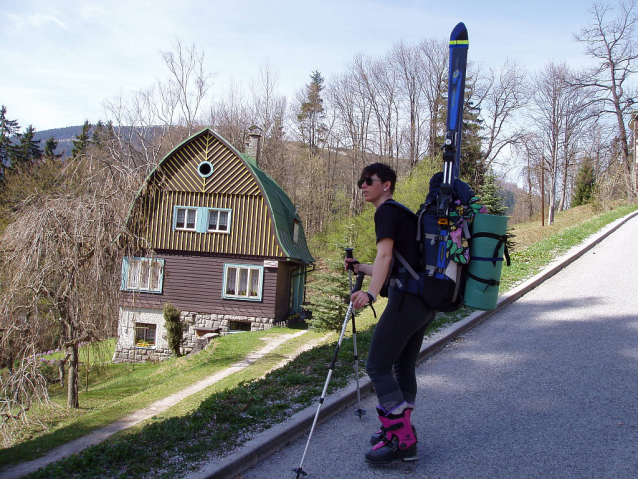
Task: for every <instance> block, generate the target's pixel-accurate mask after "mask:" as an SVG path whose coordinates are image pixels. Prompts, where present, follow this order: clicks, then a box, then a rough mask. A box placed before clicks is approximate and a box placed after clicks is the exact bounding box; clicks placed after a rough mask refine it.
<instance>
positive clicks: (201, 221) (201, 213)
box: [195, 208, 208, 233]
mask: <svg viewBox="0 0 638 479" xmlns="http://www.w3.org/2000/svg"><path fill="white" fill-rule="evenodd" d="M195 229H196V231H197V232H198V233H206V231H208V208H197V224H196V225H195Z"/></svg>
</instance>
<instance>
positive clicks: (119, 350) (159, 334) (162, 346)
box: [113, 307, 274, 363]
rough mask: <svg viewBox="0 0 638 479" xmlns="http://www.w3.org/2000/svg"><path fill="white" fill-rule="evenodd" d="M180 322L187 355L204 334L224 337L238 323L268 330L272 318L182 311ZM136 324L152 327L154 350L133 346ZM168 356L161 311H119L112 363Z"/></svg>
mask: <svg viewBox="0 0 638 479" xmlns="http://www.w3.org/2000/svg"><path fill="white" fill-rule="evenodd" d="M181 319H182V322H183V325H184V336H183V338H184V340H183V342H182V353H183V354H188V353H190V352H191V351H192V350H193V349H194V348H195V346H196V344H197V341H198V340H200V341H201V339H202V336H203V335H204V334H205V333H207V332H210V333H219V334H225V333H227V332H228V331H229V330H230V329H231V326H236V325H241V324H245V325H246V326H248V325H250V330H251V331H262V330H266V329H270V328H272V327H273V323H274V320H273V318H255V317H250V316H237V315H231V314H203V313H197V312H193V311H182V313H181ZM136 323H147V324H154V325H155V327H156V338H155V347H153V348H141V347H136V346H135V324H136ZM198 332H199V334H198ZM200 346H201V345H200ZM171 355H172V351H171V349H170V348H169V346H168V339H167V333H166V329H165V328H164V314H163V311H162V310H158V309H145V308H129V307H121V308H120V318H119V322H118V342H117V346H116V347H115V354H114V355H113V362H116V363H117V362H146V361H161V360H163V359H168V358H169V357H171Z"/></svg>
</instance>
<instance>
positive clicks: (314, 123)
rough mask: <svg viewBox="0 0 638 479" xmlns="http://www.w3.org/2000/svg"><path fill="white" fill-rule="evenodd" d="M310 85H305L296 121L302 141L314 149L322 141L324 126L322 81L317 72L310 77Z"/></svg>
mask: <svg viewBox="0 0 638 479" xmlns="http://www.w3.org/2000/svg"><path fill="white" fill-rule="evenodd" d="M310 80H311V81H310V84H308V85H306V91H305V97H304V101H302V102H301V106H300V109H299V112H298V113H297V121H298V122H299V130H300V132H301V136H302V141H303V143H304V144H305V145H306V146H309V147H310V148H311V149H313V150H314V149H316V148H317V147H318V146H319V143H320V142H321V141H322V140H323V138H322V136H323V134H324V133H325V130H326V126H325V124H324V123H323V121H324V118H325V111H324V108H323V98H322V97H321V92H322V90H323V88H324V85H323V83H324V79H323V77H322V76H321V73H319V72H318V71H314V72H312V75H310Z"/></svg>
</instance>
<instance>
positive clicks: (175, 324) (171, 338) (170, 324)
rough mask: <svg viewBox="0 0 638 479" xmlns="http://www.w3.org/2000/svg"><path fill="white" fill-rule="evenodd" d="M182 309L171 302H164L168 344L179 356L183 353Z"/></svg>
mask: <svg viewBox="0 0 638 479" xmlns="http://www.w3.org/2000/svg"><path fill="white" fill-rule="evenodd" d="M181 314H182V313H181V311H179V310H178V309H177V308H176V307H175V306H173V305H172V304H171V303H166V304H164V321H165V322H164V327H165V328H166V336H167V338H166V339H167V340H168V345H169V347H170V348H171V350H172V351H173V353H174V354H175V356H177V357H178V358H179V357H180V356H181V355H182V350H181V347H182V339H183V334H184V330H183V325H182V322H181V320H180V316H181Z"/></svg>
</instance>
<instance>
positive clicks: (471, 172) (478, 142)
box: [460, 95, 486, 189]
mask: <svg viewBox="0 0 638 479" xmlns="http://www.w3.org/2000/svg"><path fill="white" fill-rule="evenodd" d="M467 96H468V95H466V103H465V108H464V109H463V136H462V137H461V165H460V166H461V178H465V179H466V180H467V182H468V183H469V184H470V186H472V188H475V189H477V188H478V187H479V186H480V185H482V184H483V182H484V181H485V179H484V177H485V173H486V172H485V166H484V159H485V158H484V152H483V150H482V149H481V146H482V141H483V138H482V136H481V131H482V128H483V125H482V123H483V120H481V119H480V109H479V108H477V107H475V106H474V104H473V103H472V101H471V100H469V99H467Z"/></svg>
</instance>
